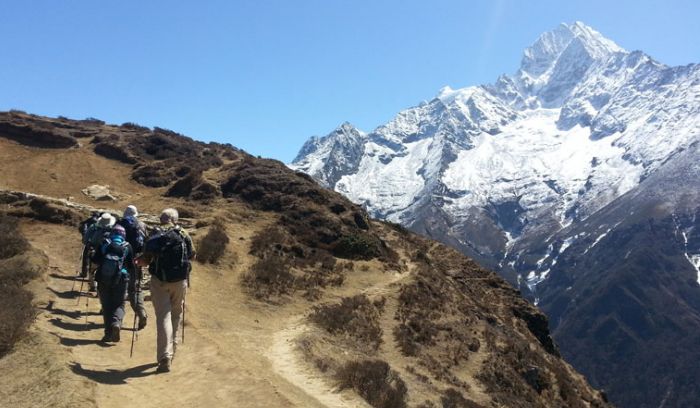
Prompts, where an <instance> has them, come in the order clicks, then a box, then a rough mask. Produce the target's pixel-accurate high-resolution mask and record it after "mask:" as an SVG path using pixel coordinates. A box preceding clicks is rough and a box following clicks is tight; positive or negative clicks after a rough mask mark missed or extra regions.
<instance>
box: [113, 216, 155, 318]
mask: <svg viewBox="0 0 700 408" xmlns="http://www.w3.org/2000/svg"><path fill="white" fill-rule="evenodd" d="M138 216H139V212H138V210H137V209H136V207H135V206H133V205H129V206H128V207H126V209H125V210H124V216H123V217H122V218H120V219H119V221H117V225H121V226H122V227H123V228H124V231H126V242H128V243H129V245H131V249H133V250H134V258H138V257H139V256H140V255H141V253H142V252H143V245H144V241H145V239H146V224H144V223H143V222H142V221H141V220H139V219H138V218H137V217H138ZM142 280H143V271H142V269H141V267H140V266H136V270H135V273H134V275H133V279H131V280H129V288H128V292H129V304H131V309H132V310H133V311H134V313H136V316H137V317H138V329H139V330H143V329H144V328H145V327H146V322H147V321H148V314H147V313H146V306H145V304H144V301H143V291H141V283H142Z"/></svg>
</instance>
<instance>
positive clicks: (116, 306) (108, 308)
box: [98, 279, 127, 334]
mask: <svg viewBox="0 0 700 408" xmlns="http://www.w3.org/2000/svg"><path fill="white" fill-rule="evenodd" d="M126 289H127V281H126V280H125V279H123V280H122V281H121V282H119V284H118V285H116V286H114V287H103V285H100V287H99V288H98V293H99V295H100V303H101V304H102V318H103V319H104V325H105V334H109V333H110V331H111V330H112V326H119V327H120V328H121V327H122V320H123V319H124V299H125V298H126Z"/></svg>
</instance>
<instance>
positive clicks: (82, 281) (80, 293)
mask: <svg viewBox="0 0 700 408" xmlns="http://www.w3.org/2000/svg"><path fill="white" fill-rule="evenodd" d="M83 285H85V279H81V282H80V290H79V291H78V301H77V302H76V303H75V305H76V306H78V305H79V304H80V297H81V296H82V295H83Z"/></svg>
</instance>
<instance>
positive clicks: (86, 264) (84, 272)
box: [80, 244, 92, 278]
mask: <svg viewBox="0 0 700 408" xmlns="http://www.w3.org/2000/svg"><path fill="white" fill-rule="evenodd" d="M91 257H92V246H91V245H90V244H87V245H83V257H82V258H81V259H82V261H83V264H82V265H81V270H80V276H82V277H83V278H87V276H88V273H89V272H90V258H91Z"/></svg>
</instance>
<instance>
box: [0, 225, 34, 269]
mask: <svg viewBox="0 0 700 408" xmlns="http://www.w3.org/2000/svg"><path fill="white" fill-rule="evenodd" d="M17 224H18V221H17V218H14V217H8V216H6V215H0V259H6V258H10V257H13V256H15V255H18V254H21V253H22V252H24V251H26V250H27V249H28V248H29V243H28V242H27V240H26V239H25V238H24V237H23V236H22V235H21V234H20V233H19V229H18V227H17V226H18V225H17Z"/></svg>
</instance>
